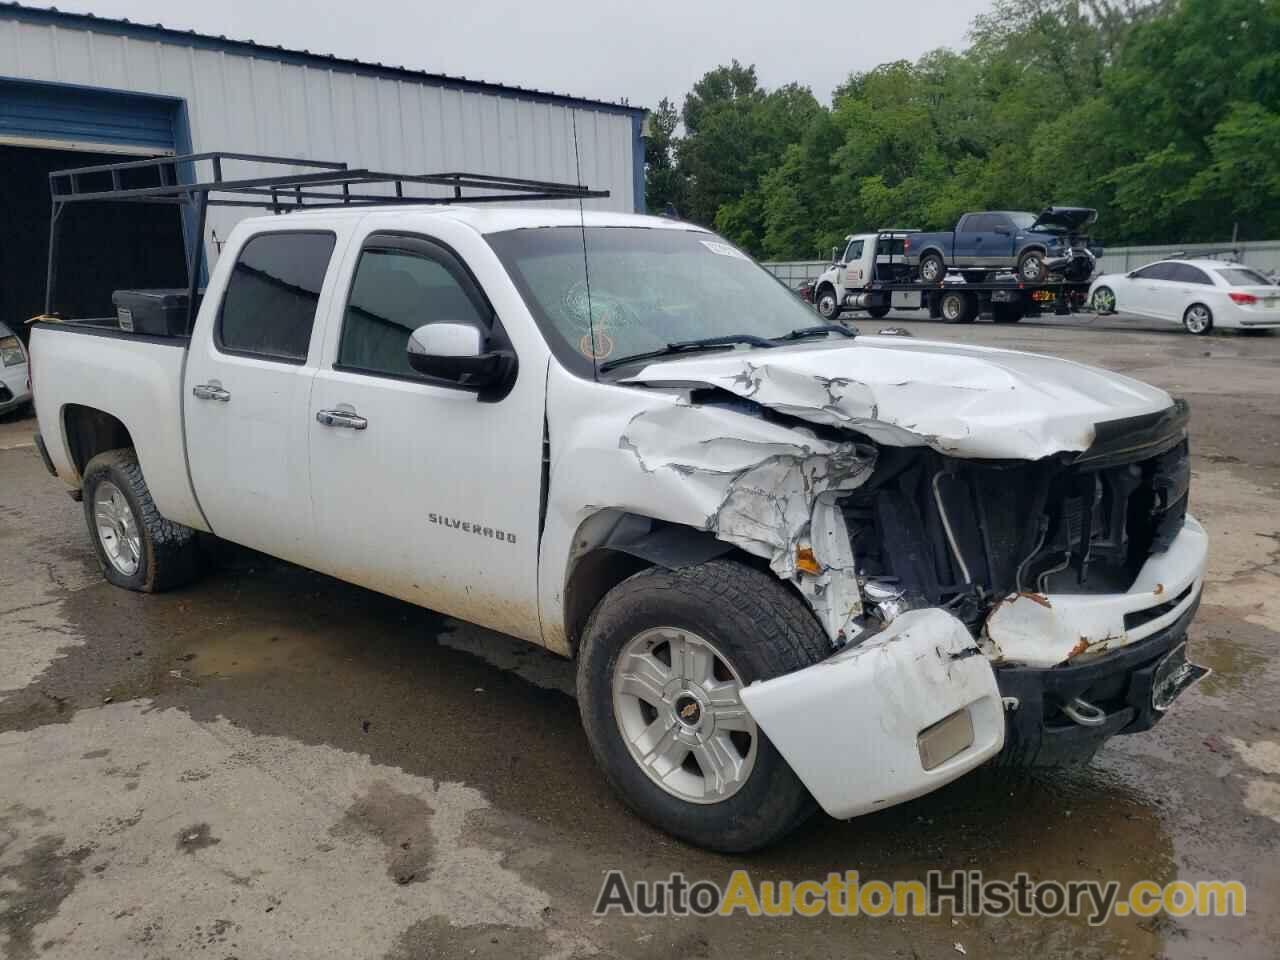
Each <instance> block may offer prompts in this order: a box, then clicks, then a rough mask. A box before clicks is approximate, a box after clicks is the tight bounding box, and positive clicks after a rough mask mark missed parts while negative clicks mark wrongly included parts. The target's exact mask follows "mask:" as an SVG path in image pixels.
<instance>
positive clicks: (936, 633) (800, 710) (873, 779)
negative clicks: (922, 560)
mask: <svg viewBox="0 0 1280 960" xmlns="http://www.w3.org/2000/svg"><path fill="white" fill-rule="evenodd" d="M742 700H743V703H744V704H746V707H747V709H748V710H749V711H750V712H751V716H752V717H753V718H754V719H755V721H756V723H758V724H759V725H760V728H761V729H762V730H764V732H765V733H766V734H768V736H769V739H770V740H771V741H773V744H774V746H776V747H777V748H778V751H779V752H780V753H781V754H782V756H783V757H784V758H785V759H786V761H787V763H789V764H790V765H791V769H793V770H794V771H795V772H796V776H798V777H799V778H800V781H801V782H802V783H803V784H804V785H805V786H806V787H807V788H808V789H809V792H810V793H812V794H813V796H814V799H815V800H817V801H818V803H819V804H820V805H821V806H822V809H824V810H825V811H826V812H827V813H829V814H831V816H833V817H837V818H839V819H846V818H848V817H856V816H858V815H860V814H864V813H870V812H872V811H874V810H883V809H885V808H886V807H891V806H893V805H894V804H896V803H901V802H902V801H904V800H910V799H911V798H913V797H919V796H923V795H924V794H926V793H929V792H931V791H933V790H936V789H938V787H941V786H943V785H944V784H947V783H950V782H951V781H952V780H955V779H956V778H957V777H960V776H962V775H964V774H966V773H968V772H969V771H970V770H972V769H974V768H975V767H977V766H980V765H981V764H983V763H985V762H986V761H987V760H989V759H990V758H991V757H993V756H995V755H996V754H997V753H999V752H1000V749H1001V748H1002V747H1003V746H1004V738H1005V720H1004V709H1003V705H1002V703H1001V700H1000V690H999V688H998V686H997V684H996V678H995V674H994V673H993V671H992V669H991V664H990V662H989V661H988V660H987V659H986V657H984V656H982V654H981V652H980V651H979V650H978V646H977V644H976V643H975V642H974V639H973V637H972V635H971V634H970V633H969V630H968V628H967V627H965V625H964V624H963V623H961V622H960V621H959V620H957V619H956V618H955V617H953V616H951V614H949V613H947V612H946V611H945V610H939V609H936V608H934V609H928V610H911V611H909V612H907V613H904V614H902V615H901V616H899V617H898V618H897V619H895V620H894V621H893V623H891V624H890V625H889V626H887V627H886V628H885V629H884V630H882V631H881V632H880V633H878V634H876V635H875V636H874V637H872V638H871V639H870V640H868V641H866V642H865V643H862V644H859V645H858V646H855V647H848V648H845V649H844V650H841V651H840V652H839V653H836V654H835V655H834V656H832V657H829V658H828V659H826V660H824V661H822V662H821V663H817V664H814V665H813V666H811V667H806V668H805V669H803V670H797V671H796V672H795V673H788V674H784V675H783V676H781V677H775V678H774V679H772V680H765V681H762V682H757V683H753V684H751V685H750V686H748V687H746V688H744V689H743V691H742ZM960 711H967V712H968V715H969V721H970V723H971V726H972V737H971V742H970V743H969V745H968V746H966V747H964V748H963V749H961V750H960V751H959V752H957V753H955V754H954V755H953V756H950V757H949V758H947V759H946V760H945V761H944V762H942V763H940V764H937V765H934V766H932V769H925V763H924V759H923V754H922V749H921V733H922V732H924V731H927V730H929V729H930V728H932V727H935V726H936V725H937V724H939V723H940V722H941V721H943V720H945V719H947V718H949V717H952V716H953V715H955V714H957V713H959V712H960Z"/></svg>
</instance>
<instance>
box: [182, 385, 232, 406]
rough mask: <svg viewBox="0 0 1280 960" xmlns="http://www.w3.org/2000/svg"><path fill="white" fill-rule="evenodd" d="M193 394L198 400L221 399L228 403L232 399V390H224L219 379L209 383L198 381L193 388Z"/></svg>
mask: <svg viewBox="0 0 1280 960" xmlns="http://www.w3.org/2000/svg"><path fill="white" fill-rule="evenodd" d="M191 394H192V396H194V397H195V398H196V399H197V400H221V401H222V402H223V403H226V402H227V401H228V400H230V399H231V391H229V390H223V389H222V384H220V383H219V382H218V381H217V380H211V381H210V382H209V383H197V384H196V385H195V386H194V387H192V388H191Z"/></svg>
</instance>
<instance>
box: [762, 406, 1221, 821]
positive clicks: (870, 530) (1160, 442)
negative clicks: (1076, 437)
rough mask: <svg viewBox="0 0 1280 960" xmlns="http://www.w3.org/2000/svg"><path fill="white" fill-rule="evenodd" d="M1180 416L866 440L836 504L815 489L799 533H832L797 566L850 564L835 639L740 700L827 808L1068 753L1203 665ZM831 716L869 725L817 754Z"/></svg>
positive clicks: (1203, 541)
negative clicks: (874, 444)
mask: <svg viewBox="0 0 1280 960" xmlns="http://www.w3.org/2000/svg"><path fill="white" fill-rule="evenodd" d="M1185 420H1186V409H1185V406H1183V405H1180V404H1179V405H1175V406H1174V407H1173V408H1171V410H1170V411H1169V412H1167V413H1164V414H1161V415H1159V416H1156V417H1144V418H1137V419H1136V420H1135V421H1133V422H1128V423H1123V424H1118V425H1116V426H1114V427H1111V428H1108V427H1105V426H1104V427H1103V428H1101V429H1100V430H1099V438H1098V439H1097V440H1096V441H1095V443H1094V444H1093V445H1091V446H1090V447H1089V448H1088V449H1087V450H1085V451H1084V452H1082V453H1064V454H1060V455H1057V456H1053V457H1047V458H1044V459H1041V460H1037V461H1030V462H1028V461H982V460H961V459H956V458H953V457H948V456H945V455H943V454H940V453H938V452H937V451H935V450H932V449H929V448H918V447H917V448H896V449H895V448H881V449H880V454H879V458H878V462H877V467H876V469H875V471H874V472H873V474H872V475H871V476H870V477H869V478H868V479H867V480H866V481H865V482H864V483H862V484H860V485H859V486H858V487H857V489H855V490H853V491H850V492H849V493H847V494H844V495H841V496H840V497H839V498H838V499H836V500H835V502H834V505H833V506H834V508H835V509H827V508H825V507H819V506H815V510H814V513H813V518H812V524H811V528H810V537H811V539H812V540H813V541H814V542H815V543H818V544H821V543H824V542H825V540H826V539H828V538H830V539H832V540H835V539H838V538H841V537H847V542H848V545H849V547H848V551H847V552H844V553H841V554H840V565H839V567H837V568H827V567H825V566H824V565H823V564H822V563H821V562H820V563H819V564H818V565H817V569H816V570H814V571H813V572H812V573H810V572H809V571H806V570H805V569H804V568H803V567H802V568H801V569H799V570H798V571H797V577H798V585H799V586H800V588H801V590H802V591H803V592H806V596H809V595H811V593H813V592H816V593H817V594H818V595H819V596H821V595H822V594H823V593H824V592H829V591H830V587H829V586H827V585H826V582H825V581H826V578H828V577H829V576H830V574H831V573H832V572H833V570H834V571H835V572H836V573H837V574H838V576H842V575H843V574H844V573H845V572H846V571H849V570H852V571H854V578H855V580H856V584H857V587H856V593H857V600H856V602H852V601H849V600H847V599H844V598H843V597H842V602H843V603H844V606H843V607H842V610H845V611H849V610H853V609H854V608H855V606H859V605H860V606H861V611H860V612H859V613H858V614H856V615H855V616H853V618H852V619H851V621H850V622H849V623H847V624H846V625H845V626H844V628H843V632H842V634H841V635H839V636H837V637H835V638H834V639H835V640H836V642H838V643H839V642H846V643H847V646H845V647H844V649H843V650H842V651H841V652H840V653H837V654H836V655H835V656H833V657H831V658H830V659H829V660H828V661H826V662H824V663H822V664H819V665H817V666H815V667H812V668H809V669H807V670H804V671H800V672H799V673H798V674H794V675H792V676H790V677H784V678H778V679H777V680H771V681H766V682H764V683H760V684H756V685H754V686H752V687H751V688H749V689H748V690H746V691H745V692H744V702H745V703H746V704H747V706H748V708H749V709H750V710H751V711H752V713H753V715H754V716H756V717H757V720H758V721H759V722H760V724H761V726H762V727H763V729H765V731H766V732H767V733H769V735H770V737H772V738H774V740H775V742H776V743H777V745H778V747H779V749H780V750H781V751H782V752H783V755H784V756H786V757H787V759H788V762H790V763H792V765H793V766H794V767H795V768H796V769H797V773H798V774H799V775H800V776H801V779H802V780H804V782H805V783H806V785H808V786H809V788H810V790H811V791H812V792H813V793H814V795H815V796H816V797H818V799H819V801H820V802H821V803H822V804H823V806H824V807H826V808H827V810H828V812H830V813H832V814H833V815H836V816H853V815H856V814H858V813H865V812H868V811H869V810H872V809H877V808H879V807H880V806H882V805H884V804H886V803H894V802H898V801H900V800H903V799H907V798H908V797H912V796H918V795H920V794H922V793H925V792H927V791H929V790H932V789H934V788H935V787H937V786H939V785H941V784H942V783H945V782H947V781H948V780H950V779H954V777H956V776H959V775H960V774H962V773H964V772H966V771H968V770H970V769H973V768H974V767H975V766H977V765H979V764H981V763H983V762H985V761H987V760H989V759H991V758H992V757H996V756H999V759H1000V761H1001V762H1003V763H1012V764H1023V765H1026V764H1040V765H1043V764H1059V763H1065V762H1073V761H1080V760H1084V759H1087V758H1088V757H1090V756H1092V754H1093V753H1094V752H1095V751H1096V750H1097V748H1098V747H1099V746H1100V745H1101V744H1102V743H1103V742H1104V741H1105V740H1106V739H1107V738H1109V737H1110V736H1113V735H1115V734H1118V733H1132V732H1137V731H1139V730H1145V729H1148V728H1149V727H1150V726H1151V725H1152V724H1153V723H1155V722H1156V721H1157V720H1158V719H1159V717H1160V715H1161V714H1162V713H1163V711H1164V710H1165V709H1167V708H1168V705H1169V703H1170V702H1171V701H1172V699H1173V698H1174V697H1176V696H1177V695H1178V694H1179V693H1180V692H1181V691H1182V690H1183V689H1185V688H1186V686H1189V685H1190V684H1191V683H1192V682H1194V681H1195V680H1196V679H1199V677H1200V676H1202V675H1203V673H1204V672H1205V671H1204V670H1203V669H1202V668H1199V667H1196V666H1195V665H1193V664H1191V663H1190V662H1189V661H1187V659H1186V654H1185V643H1184V638H1185V633H1186V627H1187V623H1188V622H1189V621H1190V619H1191V617H1192V616H1193V615H1194V612H1195V609H1196V606H1197V605H1198V603H1199V596H1200V590H1201V586H1202V583H1203V578H1204V571H1205V557H1206V553H1207V538H1206V536H1205V534H1204V531H1203V529H1202V528H1201V527H1200V525H1199V524H1198V523H1197V522H1196V521H1195V520H1194V518H1190V517H1188V516H1187V512H1186V510H1187V493H1188V485H1189V478H1190V472H1189V461H1188V454H1187V446H1186V440H1185ZM837 514H838V515H837ZM846 531H847V533H846ZM825 552H827V553H833V552H835V551H831V550H828V551H825ZM818 559H819V560H821V557H820V556H819V557H818ZM811 576H813V577H815V579H814V580H813V585H814V587H815V588H816V589H815V590H813V591H807V590H806V581H807V580H808V579H809V578H810V577H811ZM819 578H822V579H819ZM846 589H847V590H848V592H850V593H852V592H854V590H853V588H851V587H848V588H846ZM815 609H816V610H817V609H820V608H819V607H817V606H816V605H815ZM979 654H980V655H979ZM840 704H844V705H843V706H841V705H840ZM1006 709H1007V711H1008V714H1007V722H1006V716H1005V713H1006ZM993 715H994V717H995V720H993ZM838 717H842V718H843V720H844V724H845V726H844V728H845V729H848V726H847V724H848V723H853V724H854V725H855V726H854V729H869V730H873V731H874V734H873V738H874V740H875V742H874V743H870V744H864V743H862V742H859V743H857V744H853V745H850V746H849V747H848V748H847V749H844V750H842V751H841V752H840V753H839V754H838V755H837V756H834V757H833V756H832V754H831V753H830V751H828V750H825V749H823V747H822V744H823V740H822V738H821V736H820V735H819V730H820V729H823V728H825V729H826V730H827V731H828V735H829V732H830V731H831V730H833V729H839V728H840V727H841V724H840V723H837V722H836V721H837V718H838ZM944 725H950V727H951V728H953V730H952V732H951V733H950V734H948V735H946V736H944V737H942V738H941V740H940V741H938V742H935V738H936V737H937V731H938V730H939V728H940V727H942V726H944ZM861 739H862V738H859V740H860V741H861ZM898 741H901V742H900V743H899V742H898ZM930 758H931V759H932V760H933V761H934V762H933V765H930V763H929V762H928V761H929V759H930Z"/></svg>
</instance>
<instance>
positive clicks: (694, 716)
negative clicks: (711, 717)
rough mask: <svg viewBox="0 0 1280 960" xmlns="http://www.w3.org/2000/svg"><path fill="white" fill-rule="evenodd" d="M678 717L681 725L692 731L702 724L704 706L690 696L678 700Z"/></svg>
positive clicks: (676, 704) (676, 705)
mask: <svg viewBox="0 0 1280 960" xmlns="http://www.w3.org/2000/svg"><path fill="white" fill-rule="evenodd" d="M675 707H676V717H677V718H678V719H679V720H680V723H681V724H683V725H684V726H686V727H689V728H690V729H692V728H694V727H696V726H698V724H700V723H701V722H702V704H700V703H699V702H698V701H697V700H696V699H695V698H694V697H691V696H690V695H689V694H687V693H686V694H684V695H683V696H680V697H677V698H676V703H675Z"/></svg>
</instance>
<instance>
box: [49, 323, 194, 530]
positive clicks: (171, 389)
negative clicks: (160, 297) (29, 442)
mask: <svg viewBox="0 0 1280 960" xmlns="http://www.w3.org/2000/svg"><path fill="white" fill-rule="evenodd" d="M188 343H189V340H188V338H187V337H158V336H149V335H147V334H138V333H128V332H126V331H124V330H121V329H120V326H119V324H118V323H117V322H116V320H115V318H114V317H100V318H98V317H95V318H89V319H84V320H74V321H66V322H61V323H50V322H44V323H38V324H36V325H35V326H34V327H33V328H32V331H31V356H32V369H33V371H35V375H34V377H33V381H34V382H33V385H34V386H35V387H36V390H37V391H38V403H37V404H36V416H37V418H38V419H39V423H40V433H41V436H43V438H44V442H45V445H46V446H47V448H48V451H49V458H50V460H51V461H52V462H53V466H54V468H55V469H56V470H57V473H58V476H59V478H61V479H62V480H63V482H65V483H66V484H67V485H68V486H69V487H71V488H73V489H78V488H79V486H80V480H81V476H80V474H81V470H82V469H83V468H84V466H85V464H84V463H83V462H81V458H80V457H79V456H78V455H77V453H76V450H77V447H78V445H79V444H78V436H77V433H78V432H79V431H80V430H84V429H91V428H90V427H86V426H83V425H79V424H80V421H79V420H78V418H76V417H68V416H67V414H68V413H69V412H74V408H75V407H77V406H80V407H87V408H91V409H97V410H102V411H104V412H106V413H109V414H111V415H112V416H114V417H116V418H117V419H118V420H120V421H121V422H122V423H127V424H130V425H132V426H131V429H132V435H131V440H132V442H133V445H134V446H135V447H136V448H137V450H138V458H139V460H141V461H143V462H145V463H147V464H148V469H147V485H148V486H149V487H150V490H151V495H152V498H153V499H154V500H155V504H156V507H157V508H158V509H159V510H160V512H161V513H162V514H163V515H164V516H165V517H167V518H168V519H170V520H176V521H177V522H179V523H183V524H186V525H187V526H190V527H195V528H196V529H204V527H205V524H204V521H203V519H202V517H201V515H200V510H199V507H198V506H197V505H196V500H195V497H194V495H193V494H192V489H191V480H190V476H189V474H188V472H187V459H186V437H185V435H184V433H183V429H182V423H183V420H182V407H183V400H184V398H183V395H182V375H183V369H184V367H185V365H186V356H187V345H188ZM68 424H76V425H75V426H72V427H71V428H69V427H68ZM153 464H154V466H152V465H153Z"/></svg>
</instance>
